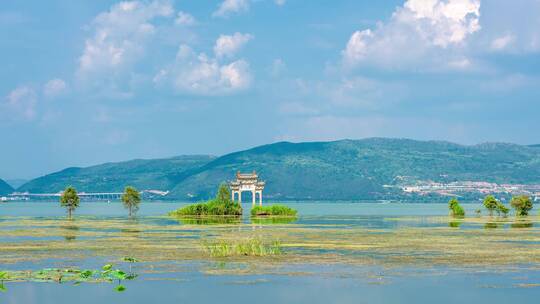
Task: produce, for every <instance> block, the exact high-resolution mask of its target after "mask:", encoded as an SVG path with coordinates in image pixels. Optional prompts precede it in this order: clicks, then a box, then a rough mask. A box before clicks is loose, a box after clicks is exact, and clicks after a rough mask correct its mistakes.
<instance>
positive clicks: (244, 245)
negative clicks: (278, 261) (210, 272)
mask: <svg viewBox="0 0 540 304" xmlns="http://www.w3.org/2000/svg"><path fill="white" fill-rule="evenodd" d="M203 246H204V250H205V251H206V252H208V253H209V254H210V256H212V257H229V256H269V255H280V254H281V253H282V250H281V243H280V242H279V241H273V242H270V243H268V242H263V241H262V240H261V239H258V238H254V239H247V240H240V241H232V240H220V241H214V242H207V243H204V244H203Z"/></svg>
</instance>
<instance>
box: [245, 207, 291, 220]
mask: <svg viewBox="0 0 540 304" xmlns="http://www.w3.org/2000/svg"><path fill="white" fill-rule="evenodd" d="M296 214H297V211H296V210H294V209H292V208H289V207H287V206H284V205H272V206H256V207H253V209H251V216H278V217H295V216H296Z"/></svg>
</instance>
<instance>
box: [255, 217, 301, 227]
mask: <svg viewBox="0 0 540 304" xmlns="http://www.w3.org/2000/svg"><path fill="white" fill-rule="evenodd" d="M297 220H298V218H297V217H293V216H266V217H252V218H251V223H252V224H256V225H279V224H290V223H294V222H296V221H297Z"/></svg>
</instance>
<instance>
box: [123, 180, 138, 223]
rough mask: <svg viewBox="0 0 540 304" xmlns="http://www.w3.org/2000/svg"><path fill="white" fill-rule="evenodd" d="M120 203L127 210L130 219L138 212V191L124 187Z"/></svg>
mask: <svg viewBox="0 0 540 304" xmlns="http://www.w3.org/2000/svg"><path fill="white" fill-rule="evenodd" d="M122 202H123V203H124V207H125V208H126V209H128V210H129V217H132V216H133V214H134V213H137V211H138V210H139V204H140V203H141V196H140V194H139V191H137V189H135V188H133V187H131V186H128V187H126V189H124V194H122Z"/></svg>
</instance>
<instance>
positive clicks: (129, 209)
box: [129, 205, 132, 217]
mask: <svg viewBox="0 0 540 304" xmlns="http://www.w3.org/2000/svg"><path fill="white" fill-rule="evenodd" d="M131 214H132V213H131V205H129V217H131Z"/></svg>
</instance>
